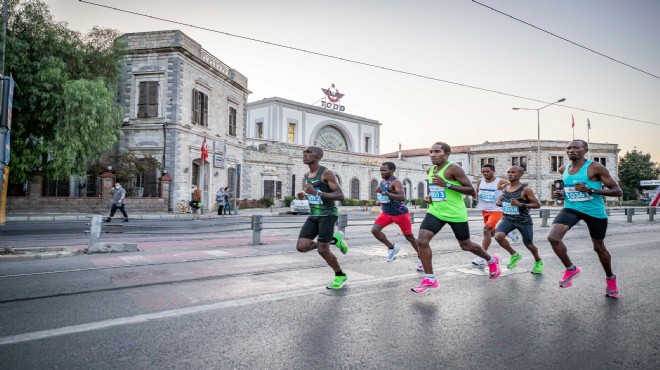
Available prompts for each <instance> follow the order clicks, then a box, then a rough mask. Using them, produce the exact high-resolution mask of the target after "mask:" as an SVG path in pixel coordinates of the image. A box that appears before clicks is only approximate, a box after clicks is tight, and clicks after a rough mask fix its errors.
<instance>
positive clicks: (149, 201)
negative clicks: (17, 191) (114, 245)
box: [7, 197, 167, 218]
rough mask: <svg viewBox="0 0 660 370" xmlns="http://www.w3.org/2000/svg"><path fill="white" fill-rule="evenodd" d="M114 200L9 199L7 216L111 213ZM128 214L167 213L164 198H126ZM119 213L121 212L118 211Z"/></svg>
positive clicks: (77, 198) (70, 198) (75, 198)
mask: <svg viewBox="0 0 660 370" xmlns="http://www.w3.org/2000/svg"><path fill="white" fill-rule="evenodd" d="M111 206H112V198H111V197H109V198H79V197H67V198H64V197H38V198H28V197H7V214H8V215H12V214H13V215H16V214H23V213H93V214H102V215H106V214H109V213H110V208H111ZM125 209H126V213H128V216H129V218H130V216H131V213H133V212H134V213H149V212H167V203H166V202H165V200H164V199H163V198H126V207H125ZM118 212H119V211H118Z"/></svg>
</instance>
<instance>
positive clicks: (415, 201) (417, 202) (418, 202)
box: [412, 198, 428, 208]
mask: <svg viewBox="0 0 660 370" xmlns="http://www.w3.org/2000/svg"><path fill="white" fill-rule="evenodd" d="M412 204H413V205H416V206H417V207H418V208H427V207H428V204H426V201H425V200H424V198H415V199H413V200H412Z"/></svg>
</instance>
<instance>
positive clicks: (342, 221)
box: [337, 213, 348, 236]
mask: <svg viewBox="0 0 660 370" xmlns="http://www.w3.org/2000/svg"><path fill="white" fill-rule="evenodd" d="M346 226H348V215H347V214H343V213H342V214H340V215H339V219H337V228H338V229H339V231H340V232H341V233H342V234H344V236H346Z"/></svg>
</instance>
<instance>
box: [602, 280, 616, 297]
mask: <svg viewBox="0 0 660 370" xmlns="http://www.w3.org/2000/svg"><path fill="white" fill-rule="evenodd" d="M605 284H607V289H605V295H606V296H608V297H612V298H615V297H618V296H619V289H617V288H616V276H615V277H614V279H605Z"/></svg>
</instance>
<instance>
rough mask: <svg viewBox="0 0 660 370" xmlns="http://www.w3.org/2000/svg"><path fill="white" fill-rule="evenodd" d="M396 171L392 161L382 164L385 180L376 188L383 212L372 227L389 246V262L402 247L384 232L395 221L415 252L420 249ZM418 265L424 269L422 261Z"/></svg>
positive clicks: (373, 232) (381, 174) (372, 231)
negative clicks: (390, 239) (391, 240)
mask: <svg viewBox="0 0 660 370" xmlns="http://www.w3.org/2000/svg"><path fill="white" fill-rule="evenodd" d="M394 171H396V165H395V164H394V163H392V162H384V163H383V164H382V165H381V166H380V176H381V177H382V178H383V180H382V181H381V182H380V184H379V186H378V188H377V189H376V196H377V198H378V202H380V206H381V210H382V212H381V214H380V215H379V216H378V218H376V221H374V225H373V226H372V227H371V233H372V234H373V235H374V237H375V238H376V239H378V241H380V242H381V243H383V244H385V246H386V247H387V248H388V252H387V262H392V261H394V259H396V255H397V254H398V253H399V250H400V249H401V247H399V246H398V245H397V244H396V243H391V242H390V241H389V240H388V239H387V236H385V234H384V233H383V228H385V227H387V226H388V225H389V224H391V223H393V222H394V223H395V224H397V225H399V229H401V232H402V233H403V236H404V237H405V238H406V240H407V241H408V242H409V243H410V245H412V247H413V249H415V253H417V250H418V248H417V239H415V237H414V236H413V232H412V223H411V221H410V213H409V212H408V208H407V207H406V206H405V204H404V201H405V200H406V196H405V193H404V191H403V184H401V181H399V180H398V179H397V178H396V177H395V176H394ZM417 266H418V269H419V270H422V271H423V267H422V266H421V261H419V260H418V263H417Z"/></svg>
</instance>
